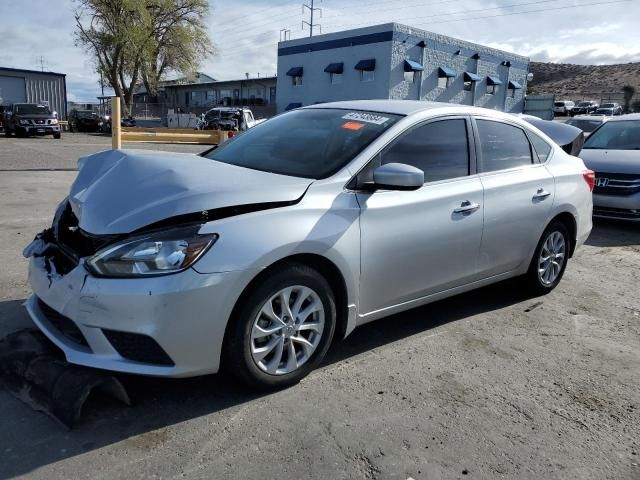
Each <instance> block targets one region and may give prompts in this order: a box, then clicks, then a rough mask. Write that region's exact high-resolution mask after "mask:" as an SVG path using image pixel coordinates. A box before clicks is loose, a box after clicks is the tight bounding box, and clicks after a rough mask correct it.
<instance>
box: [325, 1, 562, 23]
mask: <svg viewBox="0 0 640 480" xmlns="http://www.w3.org/2000/svg"><path fill="white" fill-rule="evenodd" d="M555 1H557V0H537V1H535V2H526V3H514V4H511V5H502V6H500V7H491V8H478V9H476V10H458V11H455V12H446V13H437V14H434V15H427V16H423V17H412V18H413V19H414V20H416V19H419V18H435V17H447V16H449V15H463V14H467V13H475V12H485V11H488V10H500V9H502V8H515V7H524V6H529V5H537V4H541V3H552V2H555ZM422 5H424V4H422ZM422 5H414V6H422ZM382 11H384V10H382ZM376 13H378V12H376ZM359 24H361V23H347V24H338V25H334V26H333V27H332V28H337V27H350V26H353V25H359Z"/></svg>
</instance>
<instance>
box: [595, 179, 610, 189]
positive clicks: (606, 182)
mask: <svg viewBox="0 0 640 480" xmlns="http://www.w3.org/2000/svg"><path fill="white" fill-rule="evenodd" d="M607 185H609V179H608V178H604V177H598V178H596V187H606V186H607Z"/></svg>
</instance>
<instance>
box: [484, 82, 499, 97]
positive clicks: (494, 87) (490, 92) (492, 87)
mask: <svg viewBox="0 0 640 480" xmlns="http://www.w3.org/2000/svg"><path fill="white" fill-rule="evenodd" d="M496 93H498V86H497V85H490V84H487V95H495V94H496Z"/></svg>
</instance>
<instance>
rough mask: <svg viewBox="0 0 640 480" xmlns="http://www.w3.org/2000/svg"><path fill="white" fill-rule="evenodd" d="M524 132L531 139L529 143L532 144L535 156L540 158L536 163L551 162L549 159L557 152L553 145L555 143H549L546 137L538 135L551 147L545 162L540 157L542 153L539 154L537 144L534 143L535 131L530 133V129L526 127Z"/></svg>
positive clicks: (544, 163)
mask: <svg viewBox="0 0 640 480" xmlns="http://www.w3.org/2000/svg"><path fill="white" fill-rule="evenodd" d="M524 133H525V134H526V135H527V138H528V139H529V144H530V145H531V149H532V150H533V153H534V154H535V158H536V159H537V160H538V161H537V162H534V164H535V165H546V164H547V163H549V161H550V160H551V157H553V153H554V152H555V148H554V146H553V144H551V145H550V144H549V142H547V141H546V140H545V139H544V138H542V137H541V136H540V135H538V138H539V139H540V140H541V141H543V142H544V143H546V144H547V145H548V146H549V148H550V149H551V150H550V151H549V155H548V156H547V159H546V160H545V161H544V162H543V161H542V160H541V159H540V155H538V151H537V150H536V146H535V145H534V143H533V137H532V136H531V135H533V133H529V131H528V130H526V129H525V131H524Z"/></svg>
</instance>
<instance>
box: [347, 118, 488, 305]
mask: <svg viewBox="0 0 640 480" xmlns="http://www.w3.org/2000/svg"><path fill="white" fill-rule="evenodd" d="M471 131H472V129H471V123H470V119H468V118H465V117H446V118H442V119H437V120H433V121H430V122H427V123H424V124H420V125H418V126H415V127H413V128H411V129H409V130H408V131H406V132H404V134H403V135H401V136H400V137H398V138H397V139H396V140H394V141H393V142H392V143H391V144H390V145H389V146H388V147H387V148H386V149H385V150H383V151H382V153H381V154H380V155H379V156H378V157H376V159H375V160H374V161H373V162H372V163H371V164H370V165H369V166H368V167H367V168H368V172H369V175H372V171H373V169H374V168H375V167H376V166H379V165H381V164H386V163H404V164H408V165H412V166H414V167H417V168H419V169H421V170H423V171H424V174H425V184H424V185H423V186H422V187H421V188H419V189H418V190H414V191H390V190H376V191H374V192H373V193H371V192H364V191H360V192H359V193H358V194H357V198H358V202H359V204H360V208H361V214H360V229H361V280H360V313H361V314H366V313H370V312H374V311H377V310H382V309H384V308H386V307H390V306H394V305H397V304H400V303H403V302H408V301H411V300H414V299H417V298H420V297H423V296H425V295H429V294H431V293H436V292H439V291H443V290H446V289H449V288H452V287H454V286H457V285H461V284H464V283H467V282H470V281H472V280H473V279H474V278H475V276H476V275H477V263H478V252H479V248H480V242H481V238H482V224H483V199H482V184H481V182H480V180H479V178H478V176H477V175H475V154H474V151H473V148H470V145H471V144H472V141H473V137H472V135H471ZM365 170H366V169H365Z"/></svg>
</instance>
